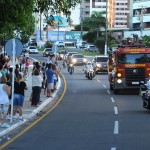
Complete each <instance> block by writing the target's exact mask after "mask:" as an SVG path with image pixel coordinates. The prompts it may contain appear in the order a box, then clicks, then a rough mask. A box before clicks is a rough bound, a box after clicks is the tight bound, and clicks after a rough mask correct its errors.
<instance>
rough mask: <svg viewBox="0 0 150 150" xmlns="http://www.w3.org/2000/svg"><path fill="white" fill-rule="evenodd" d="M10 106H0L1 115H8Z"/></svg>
mask: <svg viewBox="0 0 150 150" xmlns="http://www.w3.org/2000/svg"><path fill="white" fill-rule="evenodd" d="M8 108H9V104H0V113H7V111H8Z"/></svg>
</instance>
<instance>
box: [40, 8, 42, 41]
mask: <svg viewBox="0 0 150 150" xmlns="http://www.w3.org/2000/svg"><path fill="white" fill-rule="evenodd" d="M41 20H42V18H41V11H40V40H41V41H42V31H41V25H42V22H41Z"/></svg>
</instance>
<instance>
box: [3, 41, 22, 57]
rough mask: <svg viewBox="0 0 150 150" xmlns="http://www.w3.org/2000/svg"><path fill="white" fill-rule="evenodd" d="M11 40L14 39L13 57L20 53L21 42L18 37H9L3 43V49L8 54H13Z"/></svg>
mask: <svg viewBox="0 0 150 150" xmlns="http://www.w3.org/2000/svg"><path fill="white" fill-rule="evenodd" d="M13 40H15V57H17V56H20V54H21V53H22V48H23V46H22V43H21V42H20V41H19V40H18V39H10V40H8V41H7V42H6V44H5V50H6V52H7V54H8V55H9V56H13Z"/></svg>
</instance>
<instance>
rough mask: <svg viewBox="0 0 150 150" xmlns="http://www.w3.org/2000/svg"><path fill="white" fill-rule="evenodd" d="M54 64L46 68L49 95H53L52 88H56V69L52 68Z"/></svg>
mask: <svg viewBox="0 0 150 150" xmlns="http://www.w3.org/2000/svg"><path fill="white" fill-rule="evenodd" d="M52 66H53V65H52V64H49V65H48V69H47V70H46V78H47V97H52V96H51V90H53V89H54V74H55V71H54V70H53V68H52Z"/></svg>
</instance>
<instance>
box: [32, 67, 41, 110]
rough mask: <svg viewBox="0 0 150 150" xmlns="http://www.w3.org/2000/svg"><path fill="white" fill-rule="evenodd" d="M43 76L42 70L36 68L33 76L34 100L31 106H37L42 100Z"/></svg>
mask: <svg viewBox="0 0 150 150" xmlns="http://www.w3.org/2000/svg"><path fill="white" fill-rule="evenodd" d="M42 81H43V79H42V76H41V75H40V71H39V70H38V69H35V70H34V74H33V76H32V100H31V106H32V107H37V104H38V103H39V101H40V93H41V87H42Z"/></svg>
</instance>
